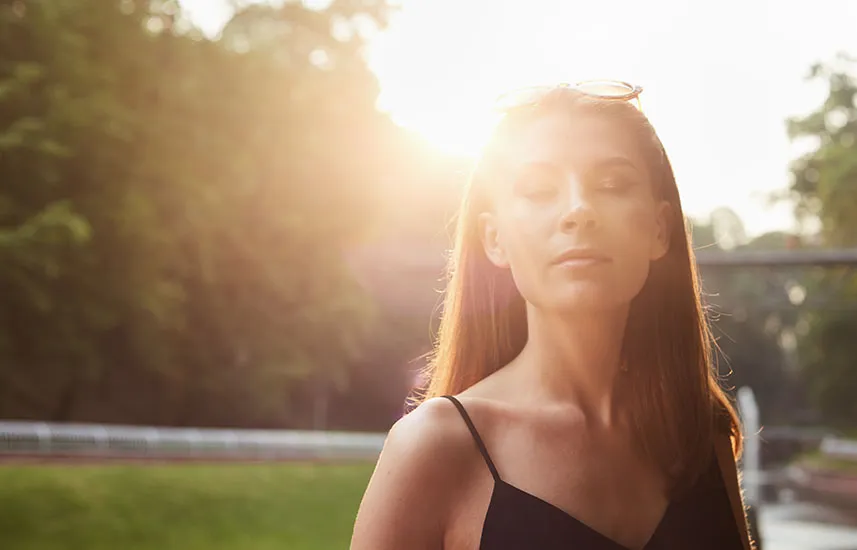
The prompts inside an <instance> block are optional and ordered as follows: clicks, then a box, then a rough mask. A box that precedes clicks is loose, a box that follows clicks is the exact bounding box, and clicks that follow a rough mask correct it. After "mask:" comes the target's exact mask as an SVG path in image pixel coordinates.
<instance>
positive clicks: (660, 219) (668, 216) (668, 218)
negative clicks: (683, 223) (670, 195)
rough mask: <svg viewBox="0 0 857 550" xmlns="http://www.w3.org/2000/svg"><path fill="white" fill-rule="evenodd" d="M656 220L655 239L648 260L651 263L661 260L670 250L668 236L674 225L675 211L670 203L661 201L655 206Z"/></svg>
mask: <svg viewBox="0 0 857 550" xmlns="http://www.w3.org/2000/svg"><path fill="white" fill-rule="evenodd" d="M657 209H658V210H657V219H656V220H655V238H654V239H653V240H652V246H651V250H650V251H649V259H650V260H652V261H655V260H660V259H661V258H663V257H664V256H665V255H666V253H667V252H668V251H669V249H670V234H671V233H672V228H673V224H674V223H675V219H674V217H675V211H674V210H673V208H672V206H670V203H668V202H667V201H661V202H660V204H659V205H658V206H657Z"/></svg>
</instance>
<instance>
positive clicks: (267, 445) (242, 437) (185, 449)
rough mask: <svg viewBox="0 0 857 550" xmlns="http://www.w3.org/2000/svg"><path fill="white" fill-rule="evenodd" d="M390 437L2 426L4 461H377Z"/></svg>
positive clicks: (31, 424) (38, 424) (0, 439)
mask: <svg viewBox="0 0 857 550" xmlns="http://www.w3.org/2000/svg"><path fill="white" fill-rule="evenodd" d="M385 437H386V435H385V434H376V433H345V432H318V431H288V430H221V429H202V428H155V427H143V426H114V425H100V424H47V423H43V422H0V455H7V456H67V457H91V458H97V457H102V458H134V459H137V458H143V459H145V458H158V459H203V460H204V459H257V460H374V459H376V458H377V457H378V454H379V453H380V451H381V447H382V445H383V443H384V438H385Z"/></svg>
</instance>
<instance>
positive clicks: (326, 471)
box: [0, 0, 857, 550]
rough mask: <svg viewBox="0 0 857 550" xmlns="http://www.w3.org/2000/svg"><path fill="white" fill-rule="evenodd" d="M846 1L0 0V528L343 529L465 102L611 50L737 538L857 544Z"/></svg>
mask: <svg viewBox="0 0 857 550" xmlns="http://www.w3.org/2000/svg"><path fill="white" fill-rule="evenodd" d="M855 29H857V3H854V2H851V1H848V0H816V1H814V2H805V1H804V2H798V1H794V2H775V1H773V0H768V1H761V0H759V1H756V2H743V1H739V0H723V1H721V2H718V3H695V2H680V1H678V0H652V1H649V2H639V1H633V2H632V1H626V0H614V1H613V2H609V3H601V4H599V3H595V2H588V3H583V2H557V1H554V0H528V1H527V2H513V1H499V0H492V1H490V2H489V1H488V0H457V1H455V2H453V1H452V0H431V1H429V0H399V1H398V2H395V3H391V2H385V1H384V0H304V1H303V2H301V1H299V0H291V1H285V2H284V1H280V2H274V1H271V2H263V1H258V2H235V1H233V2H229V1H225V0H224V1H221V0H182V1H175V0H77V1H76V2H58V1H56V0H0V548H4V549H34V550H48V549H60V548H63V549H66V548H68V549H77V548H85V549H102V548H103V549H107V548H110V549H113V548H127V549H140V550H148V549H154V548H158V549H178V548H181V549H189V550H193V549H196V548H206V549H208V550H217V549H231V548H241V549H268V548H271V549H273V548H277V549H283V548H289V549H332V548H346V547H347V546H348V541H349V538H350V534H351V527H352V524H353V520H354V516H355V514H356V511H357V506H358V504H359V500H360V497H361V495H362V492H363V490H364V488H365V485H366V482H367V481H368V478H369V475H370V473H371V470H372V466H373V462H374V460H375V459H376V458H377V453H378V450H379V449H380V446H381V443H382V442H383V438H384V433H385V432H386V430H387V429H389V427H390V426H391V425H392V423H393V422H395V421H396V420H397V419H398V418H399V417H400V416H401V415H402V413H403V410H404V402H405V397H406V396H407V394H408V392H409V391H410V389H411V388H412V387H413V386H414V385H415V384H418V383H420V380H419V377H418V372H419V369H420V368H421V367H422V366H423V365H424V362H425V354H426V353H427V352H429V351H430V349H431V344H432V338H433V331H434V329H435V328H436V322H437V316H438V313H439V304H440V299H441V297H442V294H441V291H442V289H443V269H444V264H445V261H446V251H447V249H448V248H449V246H450V236H451V226H450V224H449V222H450V220H451V219H452V217H453V215H454V213H455V208H456V206H457V203H458V201H459V199H460V196H461V191H462V186H463V184H464V182H465V181H466V178H467V174H468V171H469V169H470V167H471V165H472V163H473V161H474V159H475V158H476V156H477V155H478V153H479V149H480V146H481V144H482V143H483V141H484V139H485V138H486V136H487V135H488V132H490V129H491V125H492V123H493V118H492V113H491V110H490V105H491V102H492V100H493V99H494V97H495V96H496V95H497V94H499V93H501V92H503V91H505V90H508V89H510V88H515V87H519V86H525V85H531V84H543V83H556V82H562V81H576V80H584V79H589V78H615V79H621V80H627V81H631V82H634V83H636V84H640V85H642V86H643V87H644V88H645V91H644V93H643V95H642V107H643V109H644V112H646V114H647V115H648V116H649V117H650V119H651V120H652V122H653V123H654V125H655V127H656V128H657V129H658V131H659V133H660V135H661V137H662V140H663V142H664V144H665V146H666V149H667V151H668V152H669V153H670V155H671V157H672V160H673V164H674V168H675V171H676V176H677V179H678V182H679V188H680V191H681V194H682V201H683V203H684V206H685V209H686V213H687V214H688V216H689V217H690V218H691V220H690V221H691V227H692V232H693V242H694V245H695V247H696V248H697V251H698V259H699V263H700V266H701V271H702V277H703V286H704V288H705V291H706V301H707V303H708V306H709V309H710V314H711V318H712V321H713V323H714V329H715V333H716V334H717V336H718V343H719V346H720V348H721V349H720V352H719V356H720V357H719V368H720V370H721V372H722V373H723V374H724V376H726V375H729V376H728V377H727V378H726V379H725V382H724V384H725V385H727V386H728V387H729V388H730V391H731V392H732V394H733V395H734V396H735V397H736V399H737V401H738V404H739V407H740V409H741V415H742V418H743V420H744V423H745V428H747V432H748V452H747V454H746V455H745V457H744V460H743V463H742V469H743V473H744V484H745V491H746V495H747V500H748V503H749V504H750V506H751V512H752V514H751V517H752V520H753V525H754V529H755V530H756V532H757V535H758V537H759V538H760V540H761V542H762V547H763V548H767V549H776V550H792V549H810V550H811V549H857V248H855V247H857V143H855V142H856V141H857V33H855V32H854V30H855ZM850 56H855V57H850Z"/></svg>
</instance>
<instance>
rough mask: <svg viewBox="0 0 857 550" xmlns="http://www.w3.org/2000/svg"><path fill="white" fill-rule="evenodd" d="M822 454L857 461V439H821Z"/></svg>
mask: <svg viewBox="0 0 857 550" xmlns="http://www.w3.org/2000/svg"><path fill="white" fill-rule="evenodd" d="M820 450H821V454H823V455H825V456H829V457H830V458H840V459H844V460H855V461H857V441H855V440H853V439H838V438H835V437H825V438H824V439H823V440H822V441H821V447H820Z"/></svg>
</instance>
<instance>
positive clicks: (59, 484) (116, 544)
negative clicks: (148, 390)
mask: <svg viewBox="0 0 857 550" xmlns="http://www.w3.org/2000/svg"><path fill="white" fill-rule="evenodd" d="M371 471H372V470H371V466H370V465H368V464H354V465H339V466H334V465H320V464H275V465H271V464H268V465H234V464H233V465H220V466H217V465H209V466H199V465H149V466H118V465H113V466H101V467H98V466H74V467H72V468H68V467H55V466H35V467H33V466H29V467H27V466H6V467H4V468H3V469H0V486H2V487H3V491H0V548H15V549H22V550H23V549H30V550H60V549H65V548H69V549H71V548H87V549H90V550H100V549H104V550H107V549H111V550H112V549H114V548H123V549H128V550H150V549H151V550H154V549H158V550H172V549H176V550H179V549H180V550H197V549H205V550H219V549H223V550H226V549H229V550H233V549H237V548H241V549H244V548H246V549H259V550H262V549H271V550H273V549H282V548H294V549H301V550H316V549H317V550H327V549H330V548H347V547H348V541H349V540H350V538H351V530H352V527H353V524H354V518H355V516H356V514H357V507H358V505H359V502H360V497H361V495H362V494H363V491H364V489H365V488H366V483H367V481H368V479H369V476H370V474H371Z"/></svg>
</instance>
